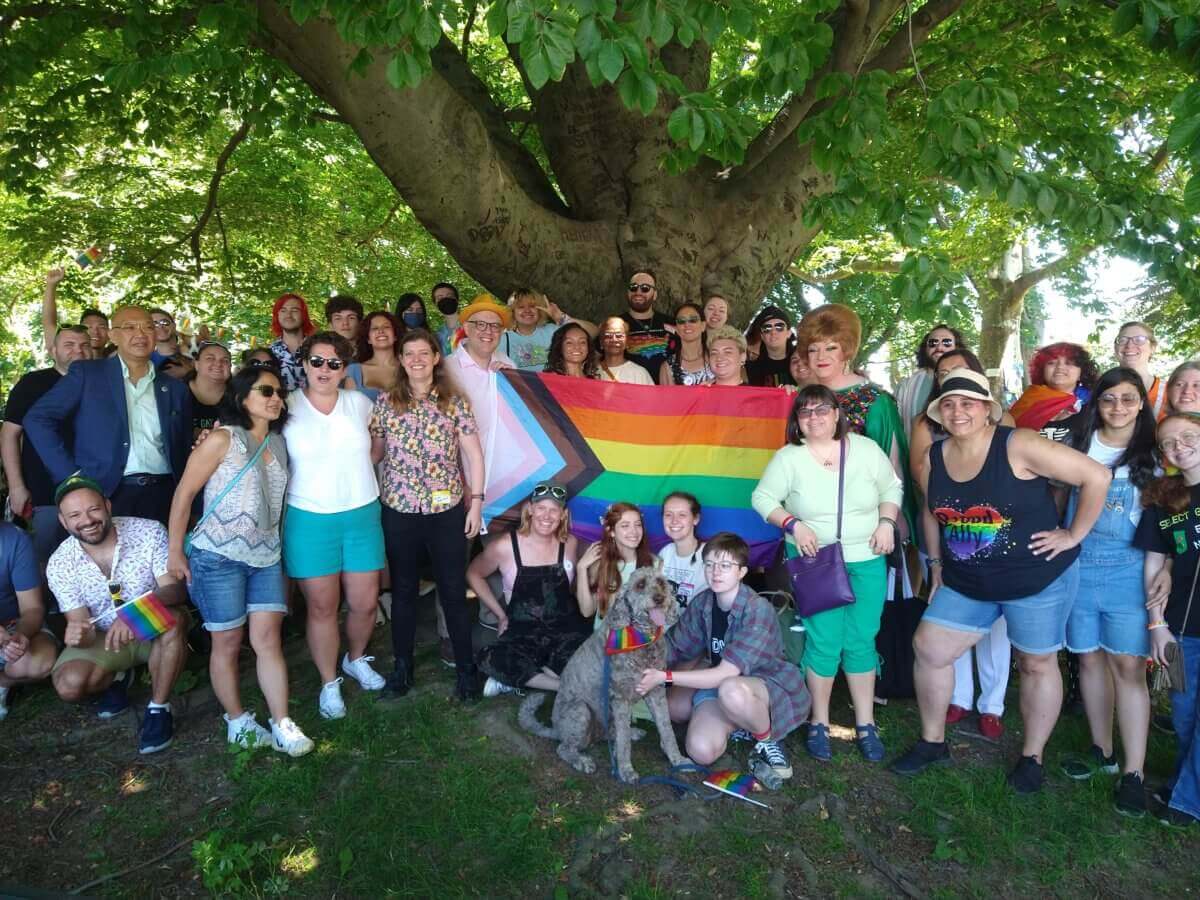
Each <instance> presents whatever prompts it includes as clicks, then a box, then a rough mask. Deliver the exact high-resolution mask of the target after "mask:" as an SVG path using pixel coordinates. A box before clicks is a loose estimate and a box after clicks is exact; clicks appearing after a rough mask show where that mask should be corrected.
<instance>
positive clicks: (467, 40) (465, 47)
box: [461, 2, 479, 60]
mask: <svg viewBox="0 0 1200 900" xmlns="http://www.w3.org/2000/svg"><path fill="white" fill-rule="evenodd" d="M477 12H479V4H478V3H475V2H472V3H471V11H470V12H468V13H467V21H466V23H465V24H464V25H463V36H462V51H461V52H462V58H463V59H464V60H465V59H467V58H468V57H469V56H470V55H471V29H472V28H474V27H475V14H476V13H477Z"/></svg>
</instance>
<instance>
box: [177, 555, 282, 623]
mask: <svg viewBox="0 0 1200 900" xmlns="http://www.w3.org/2000/svg"><path fill="white" fill-rule="evenodd" d="M188 566H189V568H191V570H192V581H191V584H189V585H188V591H189V592H190V593H191V595H192V602H193V603H195V604H196V608H197V609H198V610H200V615H201V616H203V617H204V628H205V630H206V631H229V630H231V629H233V628H240V627H241V626H242V625H245V624H246V618H247V616H249V614H250V613H263V612H273V613H286V612H287V611H288V608H287V599H286V598H285V597H284V595H283V569H282V567H281V566H280V565H279V563H275V564H274V565H273V566H266V567H262V568H259V567H258V566H248V565H246V564H245V563H243V562H238V561H237V560H236V559H230V558H229V557H227V556H222V555H221V554H219V553H213V552H212V551H210V550H199V549H196V550H193V551H192V555H191V558H190V559H189V560H188Z"/></svg>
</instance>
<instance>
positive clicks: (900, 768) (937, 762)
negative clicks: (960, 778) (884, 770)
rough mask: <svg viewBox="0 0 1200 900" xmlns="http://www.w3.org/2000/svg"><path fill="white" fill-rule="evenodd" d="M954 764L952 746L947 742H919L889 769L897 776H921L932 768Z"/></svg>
mask: <svg viewBox="0 0 1200 900" xmlns="http://www.w3.org/2000/svg"><path fill="white" fill-rule="evenodd" d="M953 762H954V760H952V759H951V758H950V745H949V744H948V743H946V742H945V741H942V742H941V743H936V744H935V743H934V742H933V741H923V740H919V741H917V742H916V743H915V744H914V745H913V748H912V749H911V750H909V751H908V752H907V753H905V754H904V755H903V756H901V757H900V758H899V759H896V760H894V761H893V762H892V764H891V766H889V768H890V769H891V770H892V771H893V772H895V773H896V774H897V775H905V776H912V775H920V774H921V773H922V772H924V771H925V770H926V769H928V768H930V767H931V766H948V765H951V764H952V763H953Z"/></svg>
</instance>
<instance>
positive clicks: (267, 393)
mask: <svg viewBox="0 0 1200 900" xmlns="http://www.w3.org/2000/svg"><path fill="white" fill-rule="evenodd" d="M250 390H252V391H258V393H260V394H262V395H263V396H264V397H266V398H267V399H268V400H270V399H271V398H272V397H275V396H278V397H279V399H280V400H282V399H283V398H284V397H286V396H287V391H285V390H284V389H283V388H281V387H275V385H273V384H256V385H255V386H254V387H252V388H250Z"/></svg>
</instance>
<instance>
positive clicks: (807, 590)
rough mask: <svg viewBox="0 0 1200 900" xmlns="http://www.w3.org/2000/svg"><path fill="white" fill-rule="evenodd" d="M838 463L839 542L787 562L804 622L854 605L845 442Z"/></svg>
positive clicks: (793, 593)
mask: <svg viewBox="0 0 1200 900" xmlns="http://www.w3.org/2000/svg"><path fill="white" fill-rule="evenodd" d="M839 454H840V455H839V459H838V511H837V539H836V540H835V541H834V542H833V543H832V544H830V545H829V546H827V547H821V548H820V549H818V550H817V555H816V556H805V555H803V554H800V555H798V556H793V557H792V558H791V559H789V560H788V561H787V573H788V581H789V582H791V586H792V599H793V600H794V601H795V604H796V615H798V616H801V617H803V618H808V617H810V616H815V615H816V614H817V613H822V612H825V611H826V610H830V609H837V608H838V607H839V606H849V605H850V604H851V603H853V602H854V590H853V588H851V587H850V573H849V572H847V571H846V560H845V558H844V557H843V556H842V498H843V495H844V494H845V488H846V439H845V438H842V444H841V447H840V448H839Z"/></svg>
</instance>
